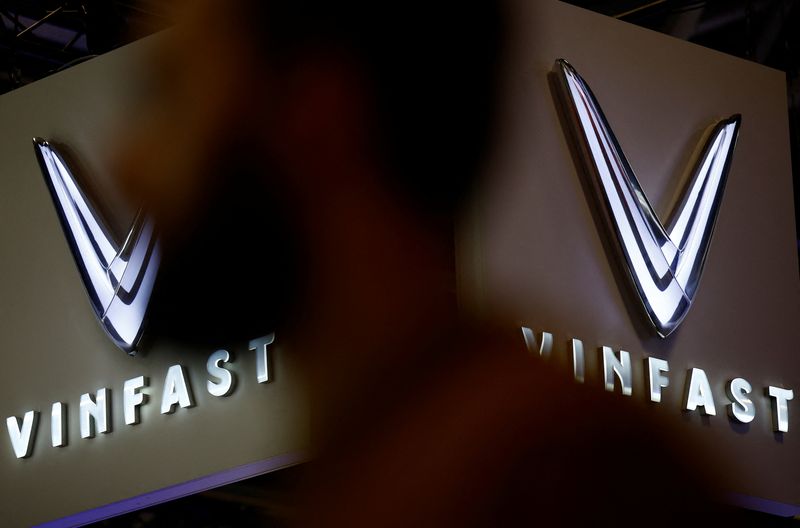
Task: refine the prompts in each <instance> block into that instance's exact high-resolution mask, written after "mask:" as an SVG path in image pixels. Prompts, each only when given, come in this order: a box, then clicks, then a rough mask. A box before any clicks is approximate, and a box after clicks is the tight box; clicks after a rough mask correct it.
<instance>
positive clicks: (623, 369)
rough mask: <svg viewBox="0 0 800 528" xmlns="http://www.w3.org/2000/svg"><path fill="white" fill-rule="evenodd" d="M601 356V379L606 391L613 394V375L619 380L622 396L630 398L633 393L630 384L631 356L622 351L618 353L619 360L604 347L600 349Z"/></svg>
mask: <svg viewBox="0 0 800 528" xmlns="http://www.w3.org/2000/svg"><path fill="white" fill-rule="evenodd" d="M601 350H602V354H603V379H604V381H605V386H606V390H607V391H609V392H614V375H615V374H616V376H617V377H618V378H619V381H620V384H621V385H622V394H624V395H625V396H630V395H631V393H632V392H633V385H632V384H631V378H632V375H631V355H630V354H629V353H627V352H625V351H624V350H620V351H619V359H617V356H616V355H615V354H614V351H613V350H611V348H609V347H607V346H604V347H602V348H601Z"/></svg>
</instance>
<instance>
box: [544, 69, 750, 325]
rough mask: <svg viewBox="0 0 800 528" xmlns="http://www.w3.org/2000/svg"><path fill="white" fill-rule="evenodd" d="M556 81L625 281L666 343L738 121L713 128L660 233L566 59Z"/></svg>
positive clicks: (686, 299)
mask: <svg viewBox="0 0 800 528" xmlns="http://www.w3.org/2000/svg"><path fill="white" fill-rule="evenodd" d="M554 74H555V78H556V79H557V83H556V84H557V86H558V90H559V92H560V93H559V95H560V96H561V98H562V103H563V104H564V106H565V107H566V109H567V110H568V112H567V113H568V120H569V121H570V124H571V128H572V133H573V136H574V138H575V139H577V142H578V145H579V147H580V149H581V153H582V155H583V156H582V157H583V159H584V161H585V165H586V166H587V167H586V168H587V169H588V172H589V173H590V174H591V176H592V177H591V178H590V179H591V180H592V183H593V185H594V187H595V190H596V193H595V194H596V195H597V196H598V198H599V201H600V202H601V204H602V209H603V211H604V216H605V219H606V223H607V224H608V227H609V228H610V230H611V231H612V232H613V233H614V235H615V236H614V238H615V239H616V241H617V243H618V244H617V245H618V248H619V250H620V253H621V257H622V259H621V260H622V261H623V262H625V266H624V267H625V269H626V272H627V275H628V277H629V278H630V280H631V282H632V284H633V286H634V289H635V290H636V292H637V294H638V296H639V299H640V300H641V303H642V306H643V307H644V310H645V313H646V314H647V316H648V318H649V320H650V322H651V323H652V325H653V327H654V329H655V330H656V332H657V333H658V335H659V336H660V337H662V338H665V337H667V336H669V335H670V334H671V333H672V332H673V331H675V329H676V328H677V327H678V326H679V325H680V324H681V322H683V320H684V318H685V317H686V314H687V313H688V311H689V308H691V306H692V302H693V301H694V298H695V294H696V293H697V287H698V285H699V282H700V278H701V275H702V272H703V268H704V265H705V261H706V257H707V255H708V248H709V245H710V243H711V238H712V235H713V231H714V227H715V224H716V220H717V216H718V214H719V210H720V204H721V202H722V196H723V194H724V190H725V184H726V181H727V178H728V172H729V171H730V166H731V162H732V159H733V151H734V150H735V148H736V140H737V138H738V135H739V128H740V125H741V121H742V118H741V115H738V114H737V115H733V116H731V117H730V118H728V119H723V120H721V121H719V122H718V123H717V124H716V125H715V126H714V127H713V129H712V131H711V134H710V135H709V136H708V139H707V140H706V143H705V145H704V147H703V149H702V151H701V154H700V156H699V157H698V158H697V161H696V164H695V167H694V170H693V173H692V177H691V178H690V179H689V182H688V184H687V186H686V189H685V191H684V195H683V198H682V200H681V201H680V202H679V203H678V205H677V206H676V207H675V210H674V211H673V214H672V217H671V220H670V223H669V224H668V226H667V227H666V228H665V227H664V225H663V224H662V223H661V220H660V219H659V218H658V215H657V214H656V213H655V211H654V210H653V207H652V206H651V205H650V202H649V201H648V200H647V196H646V195H645V193H644V191H643V190H642V188H641V186H640V185H639V181H638V179H637V178H636V175H635V174H634V171H633V169H632V168H631V166H630V163H628V160H627V159H626V158H625V155H624V153H623V152H622V148H621V147H620V145H619V143H618V141H617V139H616V137H615V136H614V133H613V132H612V130H611V126H610V125H609V123H608V121H607V120H606V117H605V115H604V114H603V111H602V109H601V108H600V104H599V103H598V102H597V99H596V98H595V96H594V94H593V93H592V91H591V89H590V88H589V86H588V84H587V83H586V81H584V80H583V78H582V77H581V76H580V75H579V74H578V72H577V71H576V70H575V68H573V67H572V65H570V64H569V63H568V62H567V61H566V60H564V59H558V60H557V61H556V64H555V69H554Z"/></svg>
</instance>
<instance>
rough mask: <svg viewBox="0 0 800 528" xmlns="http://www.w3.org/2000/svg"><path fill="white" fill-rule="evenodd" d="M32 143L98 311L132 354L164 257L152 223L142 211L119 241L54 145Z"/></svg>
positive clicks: (108, 330) (40, 141)
mask: <svg viewBox="0 0 800 528" xmlns="http://www.w3.org/2000/svg"><path fill="white" fill-rule="evenodd" d="M33 144H34V149H35V151H36V157H37V158H38V160H39V164H40V166H41V168H42V172H43V173H44V178H45V181H46V182H47V187H48V188H49V189H50V194H51V195H52V198H53V202H54V204H55V207H56V211H57V213H58V217H59V219H60V220H61V227H62V228H63V229H64V234H65V235H66V237H67V242H68V244H69V247H70V250H71V251H72V256H73V257H74V259H75V263H76V264H77V266H78V270H79V272H80V274H81V278H82V279H83V284H84V286H85V287H86V291H87V293H88V294H89V299H90V301H91V304H92V308H93V309H94V313H95V315H96V316H97V319H98V320H99V321H100V324H101V325H102V327H103V329H104V330H105V331H106V333H107V334H108V336H109V337H110V338H111V339H112V340H113V341H114V343H115V344H116V345H117V346H118V347H120V348H121V349H122V350H124V351H125V352H127V353H128V354H134V353H135V352H136V345H137V344H138V342H139V339H140V338H141V336H142V327H143V325H144V317H145V313H146V311H147V304H148V302H149V301H150V294H151V293H152V291H153V283H154V282H155V278H156V273H157V271H158V264H159V261H160V257H159V256H160V252H159V247H158V242H157V240H156V237H155V235H154V232H153V223H152V221H150V220H148V219H146V218H145V217H144V215H143V214H142V212H141V211H140V212H139V213H138V214H137V215H136V218H135V219H134V221H133V224H132V225H131V227H130V229H129V230H128V231H127V233H126V235H125V237H124V240H123V241H122V242H121V243H118V242H117V241H115V240H114V237H113V236H112V235H111V230H110V228H109V224H108V222H106V221H105V219H104V218H103V217H102V215H101V214H100V213H99V211H98V210H97V209H95V208H94V207H92V204H91V201H90V200H88V199H87V196H86V194H85V193H84V192H83V190H82V189H81V188H80V186H79V184H78V181H77V180H76V179H75V177H74V176H73V174H72V173H71V172H70V170H69V168H68V167H67V164H66V162H65V161H64V158H63V157H62V156H61V154H59V152H58V151H57V150H56V148H55V147H54V146H53V145H51V144H49V143H48V142H47V141H44V140H43V139H39V138H35V139H34V140H33Z"/></svg>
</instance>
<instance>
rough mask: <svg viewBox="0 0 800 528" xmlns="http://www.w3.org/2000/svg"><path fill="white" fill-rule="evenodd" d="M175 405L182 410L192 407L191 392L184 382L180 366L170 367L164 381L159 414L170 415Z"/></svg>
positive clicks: (184, 377)
mask: <svg viewBox="0 0 800 528" xmlns="http://www.w3.org/2000/svg"><path fill="white" fill-rule="evenodd" d="M175 405H180V406H181V407H183V408H186V407H192V406H194V402H193V400H192V391H191V389H190V388H189V384H188V383H187V381H186V376H185V375H184V372H183V367H182V366H181V365H172V366H171V367H170V368H169V370H167V377H166V379H165V380H164V394H163V395H162V397H161V414H171V413H172V412H173V411H175Z"/></svg>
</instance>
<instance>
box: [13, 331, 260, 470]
mask: <svg viewBox="0 0 800 528" xmlns="http://www.w3.org/2000/svg"><path fill="white" fill-rule="evenodd" d="M274 341H275V334H270V335H268V336H265V337H261V338H259V339H253V340H251V341H250V344H249V349H250V350H251V351H252V352H255V355H256V356H255V370H256V375H255V377H256V379H257V381H258V383H267V382H268V381H270V369H269V364H270V361H269V351H268V347H269V345H271V344H272V343H274ZM231 362H232V358H231V353H230V352H228V351H227V350H224V349H221V350H217V351H215V352H213V353H212V354H211V355H210V356H208V361H207V362H206V371H207V375H208V379H207V380H206V390H207V391H208V393H209V394H210V395H212V396H216V397H223V396H229V395H230V394H231V393H232V392H233V390H234V387H235V385H236V377H235V374H234V373H233V372H232V371H231V370H230V368H229V367H228V366H227V365H228V364H229V363H231ZM149 379H150V376H144V375H139V376H136V377H133V378H130V379H128V380H125V381H124V382H123V383H122V391H121V392H122V408H123V418H124V422H125V425H137V424H139V423H141V419H140V408H141V406H143V405H145V404H147V403H148V396H147V395H146V394H144V393H143V392H142V389H144V388H146V387H148V386H149ZM193 391H194V389H192V386H191V384H190V383H189V377H188V375H187V372H186V368H185V367H184V366H183V365H180V364H176V365H171V366H170V367H169V368H168V369H167V370H166V373H165V374H164V384H163V390H162V392H161V397H160V400H159V402H157V405H159V406H160V409H161V414H172V413H173V412H175V410H176V409H178V408H188V407H194V406H195V401H196V399H195V397H194V392H193ZM111 395H112V388H111V387H101V388H99V389H97V390H96V391H94V392H86V393H83V394H82V395H81V396H80V399H79V405H78V415H79V423H80V437H81V438H84V439H85V438H94V437H95V434H97V433H102V434H108V433H110V432H112V430H113V427H112V417H111V397H112V396H111ZM67 409H68V405H67V403H65V402H61V401H58V402H53V404H52V406H51V409H50V435H51V436H50V438H51V445H52V446H53V447H64V446H66V445H68V443H69V441H68V437H67V427H66V425H67V418H68V415H67ZM40 414H41V411H39V410H36V409H31V410H28V411H26V412H25V413H24V414H23V415H22V417H21V418H20V417H17V416H9V417H8V418H6V427H7V429H8V436H9V439H10V441H11V446H12V448H13V450H14V455H16V457H17V458H27V457H29V456H31V455H32V454H33V445H34V441H35V439H36V433H37V431H38V429H39V416H40Z"/></svg>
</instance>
